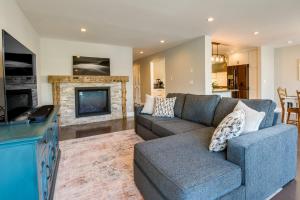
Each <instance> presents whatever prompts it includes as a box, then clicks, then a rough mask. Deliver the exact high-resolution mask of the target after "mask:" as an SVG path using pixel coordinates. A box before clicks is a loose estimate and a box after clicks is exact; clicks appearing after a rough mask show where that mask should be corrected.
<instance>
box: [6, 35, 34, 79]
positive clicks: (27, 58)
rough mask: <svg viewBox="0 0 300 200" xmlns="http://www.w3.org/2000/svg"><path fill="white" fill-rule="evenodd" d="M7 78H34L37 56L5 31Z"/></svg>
mask: <svg viewBox="0 0 300 200" xmlns="http://www.w3.org/2000/svg"><path fill="white" fill-rule="evenodd" d="M2 37H3V52H4V56H3V57H4V69H5V76H34V74H35V54H34V53H33V52H31V51H30V50H29V49H28V48H26V47H25V46H24V45H23V44H21V43H20V42H19V41H17V40H16V39H15V38H14V37H13V36H11V35H10V34H8V33H7V32H6V31H3V34H2Z"/></svg>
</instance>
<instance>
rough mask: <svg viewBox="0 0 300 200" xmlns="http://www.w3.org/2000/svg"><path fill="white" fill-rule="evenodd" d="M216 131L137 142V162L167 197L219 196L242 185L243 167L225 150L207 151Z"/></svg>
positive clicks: (209, 130) (203, 197)
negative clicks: (229, 160)
mask: <svg viewBox="0 0 300 200" xmlns="http://www.w3.org/2000/svg"><path fill="white" fill-rule="evenodd" d="M213 131H214V128H211V127H209V128H203V129H198V130H193V131H192V132H190V133H188V134H180V135H175V136H170V137H166V138H160V139H156V140H153V141H147V142H144V143H140V144H137V145H136V146H135V149H134V162H135V164H136V165H137V166H138V167H139V168H140V169H141V170H142V171H143V173H144V174H145V176H146V177H148V179H149V180H150V182H151V183H153V185H154V186H155V188H157V189H158V190H159V191H160V193H161V194H163V196H165V197H166V199H172V200H177V199H178V200H179V199H181V200H182V199H191V200H193V199H195V200H196V199H200V198H199V197H201V199H216V198H217V197H220V196H222V195H224V194H227V193H228V192H230V191H232V190H234V189H236V188H238V187H239V186H240V185H241V169H240V167H238V166H237V165H235V164H233V163H231V162H228V161H227V160H225V153H224V152H220V153H212V152H209V151H208V144H209V142H210V137H211V134H212V132H213ZM187 147H188V148H187Z"/></svg>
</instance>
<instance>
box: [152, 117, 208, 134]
mask: <svg viewBox="0 0 300 200" xmlns="http://www.w3.org/2000/svg"><path fill="white" fill-rule="evenodd" d="M205 127H206V126H204V125H201V124H198V123H195V122H190V121H186V120H183V119H179V118H177V120H172V121H155V122H153V124H152V131H153V132H154V133H155V134H156V135H158V136H161V137H165V136H170V135H177V134H181V133H186V132H188V131H191V130H194V129H199V128H205Z"/></svg>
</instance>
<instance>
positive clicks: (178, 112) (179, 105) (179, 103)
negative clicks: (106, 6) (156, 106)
mask: <svg viewBox="0 0 300 200" xmlns="http://www.w3.org/2000/svg"><path fill="white" fill-rule="evenodd" d="M185 96H186V94H182V93H169V94H168V95H167V98H171V97H176V102H175V106H174V114H175V117H179V118H181V117H182V109H183V105H184V101H185Z"/></svg>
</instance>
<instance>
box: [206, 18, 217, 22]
mask: <svg viewBox="0 0 300 200" xmlns="http://www.w3.org/2000/svg"><path fill="white" fill-rule="evenodd" d="M214 20H215V19H214V18H213V17H209V18H207V21H208V22H213V21H214Z"/></svg>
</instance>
